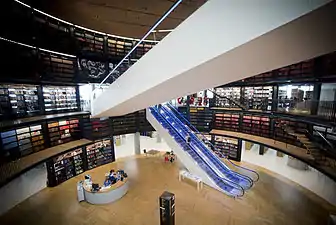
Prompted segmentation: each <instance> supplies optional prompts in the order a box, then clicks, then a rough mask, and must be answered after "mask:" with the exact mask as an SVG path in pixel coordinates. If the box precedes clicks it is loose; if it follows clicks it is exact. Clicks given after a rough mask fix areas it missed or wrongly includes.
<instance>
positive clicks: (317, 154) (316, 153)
mask: <svg viewBox="0 0 336 225" xmlns="http://www.w3.org/2000/svg"><path fill="white" fill-rule="evenodd" d="M293 135H295V136H296V137H297V139H298V140H299V141H300V142H301V143H302V144H303V146H304V148H306V149H307V152H309V154H311V155H312V156H313V158H314V160H315V162H316V163H317V164H319V165H323V164H325V163H326V158H325V156H324V155H323V154H322V153H321V150H320V148H319V147H318V146H317V145H316V144H315V143H314V142H312V141H310V140H309V138H308V137H307V136H306V135H305V134H300V133H293Z"/></svg>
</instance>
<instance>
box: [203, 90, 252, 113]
mask: <svg viewBox="0 0 336 225" xmlns="http://www.w3.org/2000/svg"><path fill="white" fill-rule="evenodd" d="M207 91H210V92H211V93H213V94H214V95H215V96H217V97H219V98H225V99H227V100H229V102H232V103H233V104H235V105H236V106H238V107H239V108H241V109H242V110H247V109H246V108H245V107H244V106H242V105H241V104H239V103H237V102H236V101H235V100H233V99H231V98H228V97H226V96H221V95H219V94H217V93H216V92H214V91H211V90H210V89H207Z"/></svg>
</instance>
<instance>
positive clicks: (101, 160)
mask: <svg viewBox="0 0 336 225" xmlns="http://www.w3.org/2000/svg"><path fill="white" fill-rule="evenodd" d="M85 151H86V155H87V165H88V169H89V170H90V169H93V168H96V167H98V166H101V165H104V164H107V163H110V162H113V161H114V154H113V149H112V146H111V140H109V139H105V140H101V141H96V142H95V143H94V144H91V145H87V146H86V147H85Z"/></svg>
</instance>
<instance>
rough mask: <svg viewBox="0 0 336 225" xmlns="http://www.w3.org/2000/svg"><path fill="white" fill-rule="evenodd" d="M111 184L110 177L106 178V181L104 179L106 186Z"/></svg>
mask: <svg viewBox="0 0 336 225" xmlns="http://www.w3.org/2000/svg"><path fill="white" fill-rule="evenodd" d="M110 185H111V181H110V179H109V178H106V179H105V181H104V187H108V186H110Z"/></svg>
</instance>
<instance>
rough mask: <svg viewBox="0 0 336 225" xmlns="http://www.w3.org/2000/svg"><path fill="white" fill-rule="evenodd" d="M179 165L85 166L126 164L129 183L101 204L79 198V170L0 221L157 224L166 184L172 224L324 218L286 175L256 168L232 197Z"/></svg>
mask: <svg viewBox="0 0 336 225" xmlns="http://www.w3.org/2000/svg"><path fill="white" fill-rule="evenodd" d="M179 167H180V165H179V164H178V163H173V164H170V163H164V162H163V158H162V157H145V156H137V157H127V158H123V159H122V160H119V161H117V162H114V163H112V164H108V165H105V166H102V167H99V168H97V169H94V170H91V171H88V172H87V173H88V174H91V175H92V177H93V178H94V177H95V176H99V177H101V176H104V173H105V172H107V171H109V170H110V169H112V168H114V169H118V168H122V169H125V171H127V172H128V174H129V181H130V189H129V192H128V193H127V194H126V195H125V196H124V197H123V198H122V199H120V200H118V201H117V202H115V203H111V204H108V205H102V206H97V205H90V204H88V203H85V202H83V203H78V202H77V195H76V193H77V192H76V183H77V182H78V181H79V180H81V179H82V178H83V175H80V176H78V177H76V178H73V179H71V180H69V181H66V182H65V183H63V184H61V185H59V186H57V187H55V188H46V189H44V190H42V191H41V192H39V193H37V194H35V195H34V196H32V197H30V198H29V199H27V200H26V201H24V202H22V203H21V204H19V205H17V206H16V207H14V208H13V209H12V210H10V211H9V212H7V213H6V214H4V215H3V216H2V217H0V224H1V225H9V224H15V225H21V224H29V225H40V224H57V225H63V224H67V225H68V224H69V225H77V224H83V225H85V224H93V225H104V224H113V225H119V224H120V225H133V224H134V225H157V224H159V210H158V197H159V196H160V195H161V193H162V192H163V191H165V190H167V191H170V192H173V193H175V195H176V225H223V224H228V225H233V224H234V225H240V224H255V225H261V224H272V225H280V224H284V225H296V224H300V225H313V224H316V225H322V224H327V218H328V215H329V212H328V211H327V210H326V208H325V207H324V204H321V203H318V201H314V200H313V199H312V198H310V197H309V196H308V195H307V194H306V192H302V191H301V189H300V188H298V187H297V186H296V185H293V184H292V183H291V182H283V179H285V178H281V179H278V178H277V177H274V176H272V175H270V174H269V173H267V172H265V171H263V170H260V180H259V181H258V183H257V184H256V185H255V186H253V187H252V189H251V190H249V191H247V193H246V195H245V196H244V197H242V198H241V199H236V200H235V199H232V198H230V197H228V196H226V195H224V194H222V193H220V192H218V191H216V190H213V189H211V188H209V187H207V186H205V187H204V189H203V190H201V191H200V192H197V190H196V187H195V185H193V184H192V183H186V182H179V181H178V170H179ZM275 176H276V175H275ZM321 201H323V200H321Z"/></svg>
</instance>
